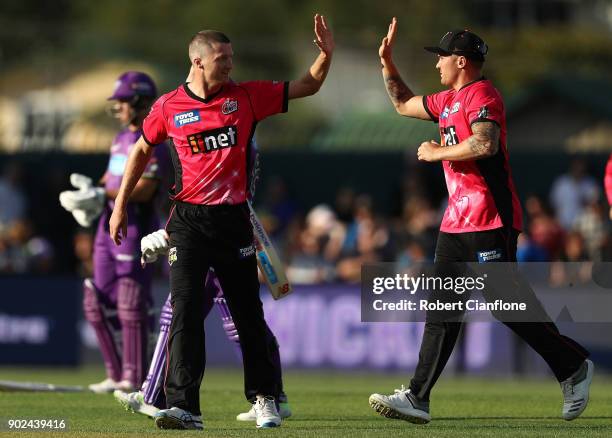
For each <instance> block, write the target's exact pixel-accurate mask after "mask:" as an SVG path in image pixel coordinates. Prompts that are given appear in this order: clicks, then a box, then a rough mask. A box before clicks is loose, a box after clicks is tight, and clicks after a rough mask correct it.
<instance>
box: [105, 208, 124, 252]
mask: <svg viewBox="0 0 612 438" xmlns="http://www.w3.org/2000/svg"><path fill="white" fill-rule="evenodd" d="M127 221H128V215H127V212H126V211H125V210H121V209H119V208H114V209H113V214H111V217H110V220H109V221H108V225H109V234H110V237H111V239H112V240H113V242H115V245H117V246H119V245H121V240H122V239H124V238H126V237H127Z"/></svg>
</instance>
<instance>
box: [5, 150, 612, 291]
mask: <svg viewBox="0 0 612 438" xmlns="http://www.w3.org/2000/svg"><path fill="white" fill-rule="evenodd" d="M27 176H28V175H27V172H26V171H25V170H24V168H23V167H22V166H21V165H19V163H18V162H9V163H8V164H6V165H5V166H4V167H3V170H2V174H1V175H0V206H1V208H0V273H3V274H22V273H28V274H48V273H63V274H67V273H74V274H78V275H80V276H88V275H90V274H91V269H92V262H91V253H92V239H93V234H92V230H88V229H83V228H77V227H76V225H75V224H72V223H71V222H70V221H72V218H71V217H70V216H69V215H65V214H63V212H62V211H61V210H59V209H56V208H55V207H53V202H56V199H57V197H55V198H53V197H52V196H50V195H48V193H49V192H51V191H53V190H55V187H56V185H54V184H52V183H51V184H50V185H49V187H47V191H46V193H47V195H46V197H47V198H50V200H47V201H46V202H47V204H46V205H43V206H42V207H41V205H40V200H41V198H42V196H41V195H40V193H37V192H33V191H32V190H28V187H27V184H26V183H25V182H26V181H27ZM57 178H59V177H57ZM65 178H66V180H67V176H65ZM54 179H56V178H54ZM427 187H428V184H427V183H426V182H425V181H423V180H422V178H421V176H420V175H419V173H418V172H415V173H412V172H407V175H406V176H405V177H404V178H403V182H402V184H401V188H400V190H399V192H398V193H399V195H398V196H397V197H398V199H397V205H398V207H397V208H396V210H397V212H396V214H382V213H381V211H383V208H382V207H384V206H379V205H377V204H376V202H377V200H376V199H374V198H373V197H372V196H370V195H368V194H362V193H357V192H355V191H354V190H353V189H352V188H350V187H342V188H340V189H338V190H337V192H336V194H335V202H334V203H333V204H330V205H327V204H319V205H316V206H314V207H312V208H310V209H307V210H306V209H304V208H303V206H302V205H300V204H299V202H298V201H297V200H296V197H293V196H290V195H289V193H290V190H289V188H288V187H287V184H286V183H285V182H284V180H283V179H282V178H280V177H271V178H270V179H269V180H268V181H267V184H266V186H265V187H263V188H262V189H261V190H262V192H263V193H261V194H259V195H258V203H257V205H256V210H257V211H258V214H259V216H260V219H261V221H262V223H263V224H264V226H265V228H266V229H267V230H268V232H269V234H270V236H271V238H272V240H273V241H274V243H275V246H276V247H277V249H278V250H279V252H280V253H281V254H282V257H283V260H284V261H285V263H286V264H287V272H288V276H289V277H290V279H291V281H292V282H294V283H302V284H314V283H321V282H359V280H360V275H361V274H360V268H361V264H362V263H372V262H395V263H397V264H398V265H399V267H405V266H407V265H410V264H411V263H418V262H428V261H429V262H430V261H433V253H434V249H435V242H436V236H437V231H438V225H439V223H440V219H441V216H442V214H443V212H444V209H445V208H446V203H445V200H444V198H443V200H442V202H438V201H437V199H436V196H432V195H431V194H430V193H428V192H427V190H426V189H427ZM550 187H551V188H550V193H549V194H548V195H547V196H541V195H538V194H525V195H526V196H525V197H524V200H523V209H524V217H525V229H524V230H523V233H522V234H521V237H520V239H519V248H518V253H517V256H518V259H519V261H520V262H547V261H552V262H583V261H601V260H608V259H609V258H610V256H609V254H610V251H611V246H612V245H611V239H610V232H611V227H610V226H611V222H610V219H609V217H608V208H609V207H608V205H607V200H606V199H605V196H604V189H603V183H602V181H598V180H597V179H596V178H594V177H593V176H592V175H590V174H589V173H588V172H587V167H586V165H585V163H584V162H583V161H581V160H580V159H576V160H574V161H572V162H571V165H570V168H569V169H568V172H567V173H565V174H562V175H559V176H558V177H557V178H556V179H555V180H554V181H552V183H551V186H550ZM58 192H59V190H58ZM41 215H42V216H43V217H41ZM49 221H50V222H51V224H49ZM43 224H44V225H43ZM38 230H39V231H38ZM563 266H564V264H563V263H558V264H556V265H553V269H552V270H551V272H552V273H551V280H552V282H553V283H559V284H561V283H563V282H564V281H567V280H568V276H576V275H577V276H580V275H583V274H581V273H571V272H570V273H568V272H565V271H567V268H564V267H563ZM584 275H586V274H584Z"/></svg>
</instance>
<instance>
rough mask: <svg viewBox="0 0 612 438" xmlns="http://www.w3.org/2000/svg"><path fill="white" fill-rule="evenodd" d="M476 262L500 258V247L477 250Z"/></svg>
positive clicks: (501, 254) (492, 260)
mask: <svg viewBox="0 0 612 438" xmlns="http://www.w3.org/2000/svg"><path fill="white" fill-rule="evenodd" d="M477 254H478V263H487V262H494V261H496V260H501V258H502V256H503V251H502V250H501V249H492V250H489V251H478V253H477Z"/></svg>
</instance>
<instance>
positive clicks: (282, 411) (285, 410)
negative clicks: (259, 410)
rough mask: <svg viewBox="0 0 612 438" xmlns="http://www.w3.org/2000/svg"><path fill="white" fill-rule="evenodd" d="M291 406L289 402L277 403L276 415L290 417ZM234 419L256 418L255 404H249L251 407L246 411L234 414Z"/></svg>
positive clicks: (252, 419) (251, 419)
mask: <svg viewBox="0 0 612 438" xmlns="http://www.w3.org/2000/svg"><path fill="white" fill-rule="evenodd" d="M291 414H292V412H291V408H290V407H289V403H279V404H278V415H279V416H280V417H281V419H283V420H284V419H285V418H289V417H291ZM236 420H238V421H255V420H257V414H256V413H255V405H254V404H253V405H251V409H249V411H248V412H243V413H241V414H238V415H236Z"/></svg>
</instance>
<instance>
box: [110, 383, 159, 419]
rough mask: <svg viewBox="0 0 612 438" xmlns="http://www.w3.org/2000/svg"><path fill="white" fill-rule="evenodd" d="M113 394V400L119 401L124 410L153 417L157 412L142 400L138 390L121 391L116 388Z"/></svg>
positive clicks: (157, 410) (142, 397)
mask: <svg viewBox="0 0 612 438" xmlns="http://www.w3.org/2000/svg"><path fill="white" fill-rule="evenodd" d="M113 396H114V397H115V400H117V401H118V402H119V404H120V405H121V406H123V407H124V408H125V410H126V411H129V412H133V413H135V414H143V415H146V416H147V417H151V418H153V417H155V415H156V414H157V413H158V412H159V409H157V408H156V407H155V406H153V405H149V404H147V403H145V401H144V395H143V393H142V392H140V391H136V392H131V393H129V394H128V393H127V392H123V391H121V390H119V389H116V390H115V392H113Z"/></svg>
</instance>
